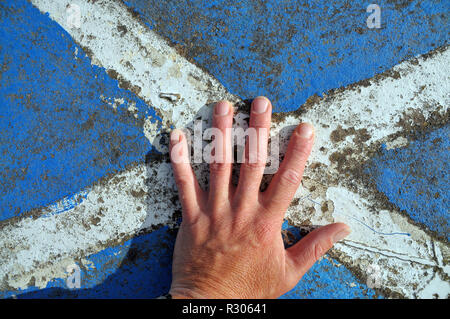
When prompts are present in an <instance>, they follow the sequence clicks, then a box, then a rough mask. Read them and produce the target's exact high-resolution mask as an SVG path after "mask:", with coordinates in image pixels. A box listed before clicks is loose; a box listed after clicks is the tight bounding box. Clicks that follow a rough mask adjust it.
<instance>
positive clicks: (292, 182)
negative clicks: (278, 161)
mask: <svg viewBox="0 0 450 319" xmlns="http://www.w3.org/2000/svg"><path fill="white" fill-rule="evenodd" d="M301 179H302V177H301V176H300V174H299V173H298V172H296V171H295V170H293V169H287V170H285V171H284V172H283V173H281V175H280V184H281V185H283V186H297V185H299V184H300V182H301Z"/></svg>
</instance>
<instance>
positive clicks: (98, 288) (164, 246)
mask: <svg viewBox="0 0 450 319" xmlns="http://www.w3.org/2000/svg"><path fill="white" fill-rule="evenodd" d="M175 236H176V232H175V231H173V230H170V229H169V228H168V227H161V228H159V229H158V230H156V231H153V232H152V233H149V234H145V235H141V236H138V237H135V238H133V239H132V240H128V241H127V242H125V243H124V244H123V245H120V246H116V247H111V248H107V249H105V250H103V251H101V252H99V253H96V254H93V255H90V256H88V257H87V258H86V260H87V261H88V263H85V265H86V266H85V267H82V268H81V277H80V278H81V288H80V289H68V288H67V285H66V281H65V279H61V278H56V279H53V280H51V281H50V282H49V283H48V285H47V287H46V288H45V289H39V288H37V287H29V288H28V289H26V290H23V291H5V292H0V296H1V297H3V298H8V297H12V296H13V295H17V297H18V298H156V297H158V296H161V295H162V294H165V293H167V292H168V291H169V288H170V282H171V277H172V274H171V271H172V253H173V244H174V242H175Z"/></svg>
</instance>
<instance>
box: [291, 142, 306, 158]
mask: <svg viewBox="0 0 450 319" xmlns="http://www.w3.org/2000/svg"><path fill="white" fill-rule="evenodd" d="M309 149H310V147H309V146H308V145H307V144H305V142H304V141H298V140H294V143H293V145H292V152H293V153H294V154H295V156H296V157H298V158H300V159H302V160H305V161H306V160H307V159H308V157H309Z"/></svg>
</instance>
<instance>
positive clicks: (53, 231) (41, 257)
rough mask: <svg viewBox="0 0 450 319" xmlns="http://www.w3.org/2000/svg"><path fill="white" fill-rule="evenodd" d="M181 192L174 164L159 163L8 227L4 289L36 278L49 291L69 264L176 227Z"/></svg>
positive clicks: (0, 269) (0, 253)
mask: <svg viewBox="0 0 450 319" xmlns="http://www.w3.org/2000/svg"><path fill="white" fill-rule="evenodd" d="M149 192H151V194H149ZM175 193H176V188H175V184H174V181H173V176H172V171H171V168H170V164H169V163H164V162H161V163H156V162H154V163H153V164H152V166H146V165H138V166H135V167H134V168H132V169H130V170H128V171H124V172H121V173H119V174H117V175H115V176H114V177H112V178H111V179H109V180H107V181H103V182H100V183H98V184H97V185H94V186H93V187H91V188H90V189H87V190H85V191H83V192H81V193H79V194H77V195H76V196H74V199H72V200H70V201H72V202H75V201H79V202H80V203H79V204H78V205H77V206H75V207H73V208H71V209H64V208H65V207H66V206H67V200H62V201H61V202H59V203H57V204H54V205H51V206H50V207H48V208H47V209H44V210H43V211H42V212H40V214H39V217H38V218H36V219H33V218H24V219H21V220H19V221H18V222H16V223H7V224H5V225H3V227H2V229H1V235H0V238H1V240H0V241H1V242H2V249H1V250H0V259H1V260H2V263H1V265H0V276H1V277H0V278H2V279H3V280H5V278H4V277H5V275H8V279H7V280H6V282H3V283H2V285H3V286H4V285H5V284H7V285H8V286H9V287H13V288H22V289H23V288H26V286H27V283H28V282H29V281H30V279H31V277H34V278H35V285H36V286H37V287H45V286H46V284H47V282H48V281H49V280H51V279H52V278H64V277H65V275H64V273H65V269H66V266H67V261H68V260H74V259H78V258H77V257H81V258H82V257H83V256H87V255H89V254H91V253H95V252H98V251H100V250H102V249H104V248H106V247H107V246H108V245H115V243H120V242H123V241H124V240H126V239H128V238H129V236H130V235H132V234H135V233H137V232H139V231H140V230H143V229H148V228H151V227H152V226H155V225H162V224H165V225H171V224H172V223H173V221H172V219H171V217H172V214H173V212H174V211H175V210H177V209H180V207H179V206H178V204H174V203H173V202H172V201H170V200H167V199H168V198H171V197H172V196H173V194H175ZM149 195H150V196H149ZM70 201H69V202H70ZM56 275H58V276H59V277H56ZM66 275H67V274H66ZM0 283H1V281H0Z"/></svg>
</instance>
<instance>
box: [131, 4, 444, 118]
mask: <svg viewBox="0 0 450 319" xmlns="http://www.w3.org/2000/svg"><path fill="white" fill-rule="evenodd" d="M125 3H126V4H127V5H128V6H129V7H131V8H133V9H134V10H135V11H137V12H138V13H140V15H141V16H142V18H143V19H144V21H145V22H146V23H147V25H148V26H149V27H150V28H152V29H154V30H156V31H157V32H159V33H160V34H161V35H163V36H165V37H167V38H169V39H170V40H171V41H173V42H174V43H175V44H179V45H181V46H182V47H183V52H185V53H186V55H187V56H188V57H190V58H191V59H193V60H194V61H195V62H196V63H198V64H199V65H200V66H202V67H203V68H204V69H205V70H207V71H208V72H210V73H212V75H214V76H215V77H216V78H217V79H218V80H219V81H220V82H221V83H223V84H224V85H225V87H226V88H227V89H228V90H230V91H231V92H232V93H235V94H237V95H239V96H240V97H241V98H243V99H249V98H253V97H255V96H258V95H266V96H268V97H269V98H270V99H271V100H272V101H273V104H274V111H290V110H295V109H297V108H298V107H299V106H300V105H301V104H303V103H304V102H305V101H306V99H307V98H308V97H310V96H312V95H314V94H318V95H322V93H323V92H326V91H328V90H330V89H333V88H338V87H342V86H346V85H349V84H352V83H355V82H357V81H360V80H363V79H367V78H370V77H372V76H374V75H376V74H378V73H381V72H383V71H385V70H387V69H389V68H391V67H392V66H394V65H396V64H398V63H399V62H401V61H403V60H405V59H407V58H410V57H412V56H416V55H419V54H423V53H426V52H429V51H430V50H432V49H434V48H436V47H438V46H442V45H444V44H446V43H448V39H449V32H450V25H449V23H448V16H449V13H450V6H449V2H448V1H417V0H415V1H386V0H383V1H377V2H376V3H377V4H378V5H379V6H380V7H381V22H382V28H381V29H368V27H367V25H366V20H367V18H368V17H369V13H367V12H366V8H367V6H368V5H369V4H370V3H371V2H367V1H326V0H319V1H303V2H299V1H296V0H259V1H240V0H191V1H187V0H184V1H178V0H177V1H155V0H151V1H148V0H125Z"/></svg>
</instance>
